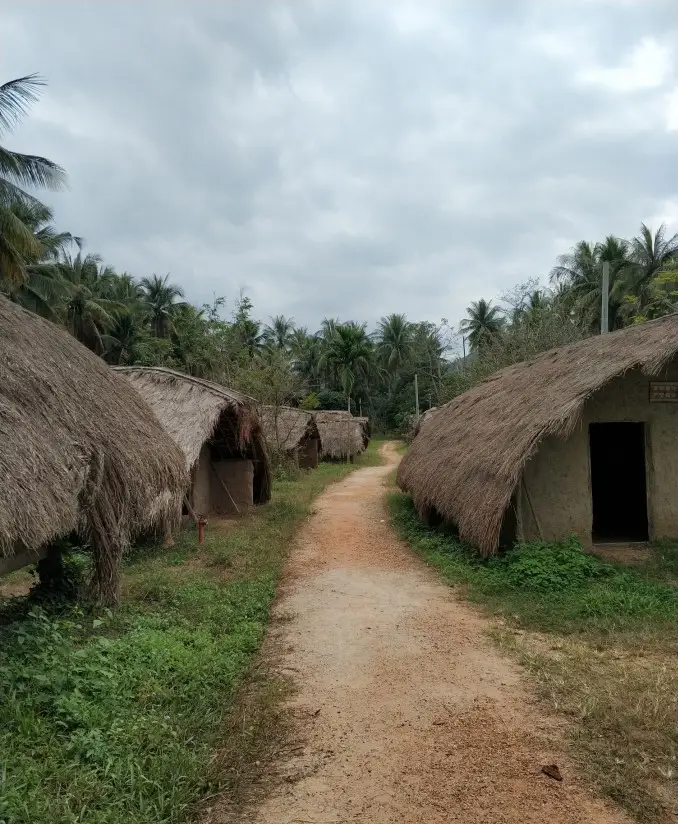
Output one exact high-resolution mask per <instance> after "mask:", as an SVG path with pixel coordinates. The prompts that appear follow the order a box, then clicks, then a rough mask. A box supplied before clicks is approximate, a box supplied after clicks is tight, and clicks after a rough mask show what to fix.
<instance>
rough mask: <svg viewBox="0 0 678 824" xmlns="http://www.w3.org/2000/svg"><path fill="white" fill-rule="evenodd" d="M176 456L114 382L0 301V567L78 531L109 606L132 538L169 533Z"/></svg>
mask: <svg viewBox="0 0 678 824" xmlns="http://www.w3.org/2000/svg"><path fill="white" fill-rule="evenodd" d="M186 480H187V475H186V469H185V467H184V462H183V460H182V455H181V453H180V452H179V450H178V449H177V448H176V446H175V445H174V443H173V442H172V440H171V439H170V438H169V437H167V435H166V433H165V432H164V431H163V429H162V427H161V426H160V425H159V424H158V422H157V421H156V419H155V418H154V417H153V415H152V414H151V412H150V410H149V409H148V407H147V406H146V404H145V403H144V402H143V401H142V399H141V398H140V397H139V396H138V395H137V393H136V392H134V390H133V389H132V387H131V386H130V385H129V384H128V382H127V381H126V380H124V378H123V377H122V376H121V375H116V374H115V373H114V372H113V371H112V370H111V369H110V368H109V367H108V366H107V365H106V364H105V363H104V362H103V361H102V360H101V359H100V358H98V357H97V356H96V355H94V354H93V353H92V352H90V351H89V350H88V349H86V348H85V347H84V346H82V345H81V344H80V343H78V341H77V340H75V338H73V337H72V336H71V335H69V334H68V333H67V332H66V331H65V330H64V329H61V328H60V327H58V326H56V324H54V323H51V322H50V321H47V320H44V319H42V318H40V317H38V316H37V315H34V314H32V313H30V312H27V311H25V310H23V309H21V308H19V307H18V306H17V305H16V304H14V303H10V302H9V301H8V300H6V299H5V298H4V297H0V494H1V498H2V500H1V503H0V569H2V570H3V571H9V570H11V569H12V568H18V567H19V566H23V565H25V564H27V563H31V562H34V561H36V560H37V559H38V558H39V557H40V556H41V555H43V554H44V552H45V548H46V546H47V545H48V544H49V543H50V542H52V541H53V540H55V539H57V538H60V537H63V536H68V535H70V534H71V533H77V534H78V535H79V536H80V537H81V539H82V540H84V541H86V542H87V543H88V544H90V546H91V547H92V553H93V561H94V563H93V578H92V590H93V595H94V597H95V598H96V599H97V600H100V601H103V602H107V603H114V602H115V601H117V599H118V594H119V562H120V557H121V555H122V553H123V551H124V550H125V549H126V548H127V547H128V546H129V544H130V542H131V541H132V540H133V539H134V538H135V537H137V536H138V535H140V534H145V533H148V532H150V531H155V532H158V533H159V534H165V535H166V534H167V533H168V531H169V530H171V529H172V528H173V527H174V526H177V525H178V522H179V518H180V515H181V500H182V498H183V490H184V488H185V485H186Z"/></svg>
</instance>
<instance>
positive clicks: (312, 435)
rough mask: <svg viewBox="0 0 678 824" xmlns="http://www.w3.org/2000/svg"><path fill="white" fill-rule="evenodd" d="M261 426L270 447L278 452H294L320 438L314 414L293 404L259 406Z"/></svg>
mask: <svg viewBox="0 0 678 824" xmlns="http://www.w3.org/2000/svg"><path fill="white" fill-rule="evenodd" d="M259 417H260V418H261V427H262V429H263V431H264V437H265V438H266V442H267V443H268V445H269V448H270V449H272V450H275V451H276V452H293V451H295V450H297V449H300V448H302V447H303V446H304V443H305V442H307V441H311V440H319V439H320V435H319V433H318V427H317V425H316V422H315V418H314V416H313V415H312V414H311V413H310V412H306V411H305V410H303V409H295V408H294V407H291V406H278V407H275V406H262V407H260V408H259Z"/></svg>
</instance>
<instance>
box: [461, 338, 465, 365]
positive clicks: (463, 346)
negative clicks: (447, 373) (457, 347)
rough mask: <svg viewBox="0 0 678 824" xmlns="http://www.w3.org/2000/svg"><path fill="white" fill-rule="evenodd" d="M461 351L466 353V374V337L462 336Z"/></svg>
mask: <svg viewBox="0 0 678 824" xmlns="http://www.w3.org/2000/svg"><path fill="white" fill-rule="evenodd" d="M461 350H462V352H463V353H464V361H463V363H464V372H465V371H466V336H465V335H462V336H461Z"/></svg>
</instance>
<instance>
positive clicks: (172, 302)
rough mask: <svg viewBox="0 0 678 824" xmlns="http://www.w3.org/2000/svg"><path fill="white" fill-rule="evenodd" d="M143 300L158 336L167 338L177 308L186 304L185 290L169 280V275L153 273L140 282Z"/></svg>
mask: <svg viewBox="0 0 678 824" xmlns="http://www.w3.org/2000/svg"><path fill="white" fill-rule="evenodd" d="M140 287H141V293H142V300H143V303H144V306H145V308H146V311H147V312H148V315H149V318H150V321H151V326H152V327H153V332H154V334H155V336H156V338H165V337H167V335H168V334H169V332H170V331H171V329H172V319H173V316H174V314H175V313H176V311H177V309H179V308H180V307H181V306H184V305H185V302H184V301H178V300H177V298H183V296H184V290H183V289H182V288H181V287H180V286H175V285H174V284H173V283H170V282H169V275H165V277H162V278H161V277H160V276H159V275H152V276H151V277H150V278H142V280H141V282H140Z"/></svg>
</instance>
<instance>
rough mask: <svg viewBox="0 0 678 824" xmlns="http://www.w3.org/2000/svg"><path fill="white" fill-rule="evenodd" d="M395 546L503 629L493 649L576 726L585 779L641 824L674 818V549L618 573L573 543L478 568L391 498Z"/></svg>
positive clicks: (399, 498)
mask: <svg viewBox="0 0 678 824" xmlns="http://www.w3.org/2000/svg"><path fill="white" fill-rule="evenodd" d="M389 506H390V510H391V516H392V521H393V524H394V526H395V528H396V530H397V532H398V533H399V534H400V536H401V537H402V538H404V539H405V540H407V541H408V542H409V543H410V544H411V545H412V547H413V548H414V550H415V551H416V552H417V553H419V554H420V555H421V557H422V558H423V559H424V560H425V561H426V562H427V563H428V564H430V565H432V566H434V567H436V568H437V569H438V570H439V571H440V573H441V574H442V576H443V577H444V579H445V580H447V581H448V582H449V583H450V584H453V585H456V586H457V587H458V589H459V591H460V593H461V594H462V595H463V596H464V597H466V598H467V599H469V600H471V601H473V602H474V603H477V604H479V605H481V606H482V607H483V608H484V609H485V610H487V611H488V612H489V613H491V614H492V615H494V616H496V617H497V618H498V619H499V622H498V624H497V630H496V631H495V632H494V633H493V635H494V638H495V640H496V641H497V642H498V643H499V645H500V646H501V647H502V648H503V649H504V650H505V651H507V652H509V653H511V654H513V655H515V656H516V657H517V658H518V659H519V660H520V661H521V662H522V663H523V664H524V665H525V666H526V667H527V668H528V670H529V672H530V673H531V674H532V676H533V677H534V682H535V685H536V688H537V690H538V692H539V694H540V695H541V697H542V698H543V699H544V700H545V701H547V702H548V703H549V704H550V706H551V707H552V708H553V709H554V710H556V711H558V712H560V713H563V714H565V715H566V716H567V717H568V718H569V719H570V720H571V721H573V722H574V723H573V724H572V725H571V726H570V729H571V736H570V741H571V744H572V752H573V755H574V758H575V759H576V761H577V762H578V764H579V768H580V771H581V774H582V775H584V776H586V778H587V779H588V780H589V781H590V782H592V783H594V784H597V785H598V788H599V789H600V791H602V792H603V793H605V794H607V795H609V796H610V797H612V798H613V799H614V800H615V801H616V802H618V803H619V804H620V805H622V806H623V807H624V808H625V809H626V810H627V811H628V812H629V813H631V814H632V816H634V818H635V819H636V820H637V821H639V822H644V823H645V824H650V822H658V821H663V820H667V819H666V816H667V815H668V812H667V810H668V811H675V810H678V784H677V780H676V779H677V774H678V761H677V760H676V759H677V757H678V589H677V588H676V586H675V582H676V580H678V547H676V545H675V544H670V543H665V544H661V545H657V546H656V547H654V548H652V549H651V550H650V552H649V554H648V560H647V562H646V563H644V564H641V565H638V566H632V567H623V566H621V565H617V564H610V563H604V562H603V561H601V560H599V559H598V558H596V557H593V556H591V555H588V554H586V553H584V552H583V550H582V549H581V547H580V546H579V544H578V543H577V542H576V541H574V540H571V541H566V542H563V543H548V542H535V543H531V544H527V545H523V546H518V547H516V548H514V549H513V550H511V551H510V552H508V553H506V554H505V555H504V556H503V557H502V558H498V559H492V560H481V559H480V558H479V557H478V556H477V555H476V554H475V553H474V552H473V551H472V550H470V549H469V548H468V547H465V546H463V544H461V543H460V542H459V540H458V539H457V538H456V537H455V536H454V535H453V534H452V533H451V532H449V531H446V530H445V529H432V528H428V527H426V526H425V525H423V524H422V523H421V522H420V521H419V519H418V517H417V515H416V513H415V511H414V508H413V506H412V503H411V500H410V499H409V498H408V497H407V496H405V495H402V494H400V493H392V494H391V495H390V496H389Z"/></svg>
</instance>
